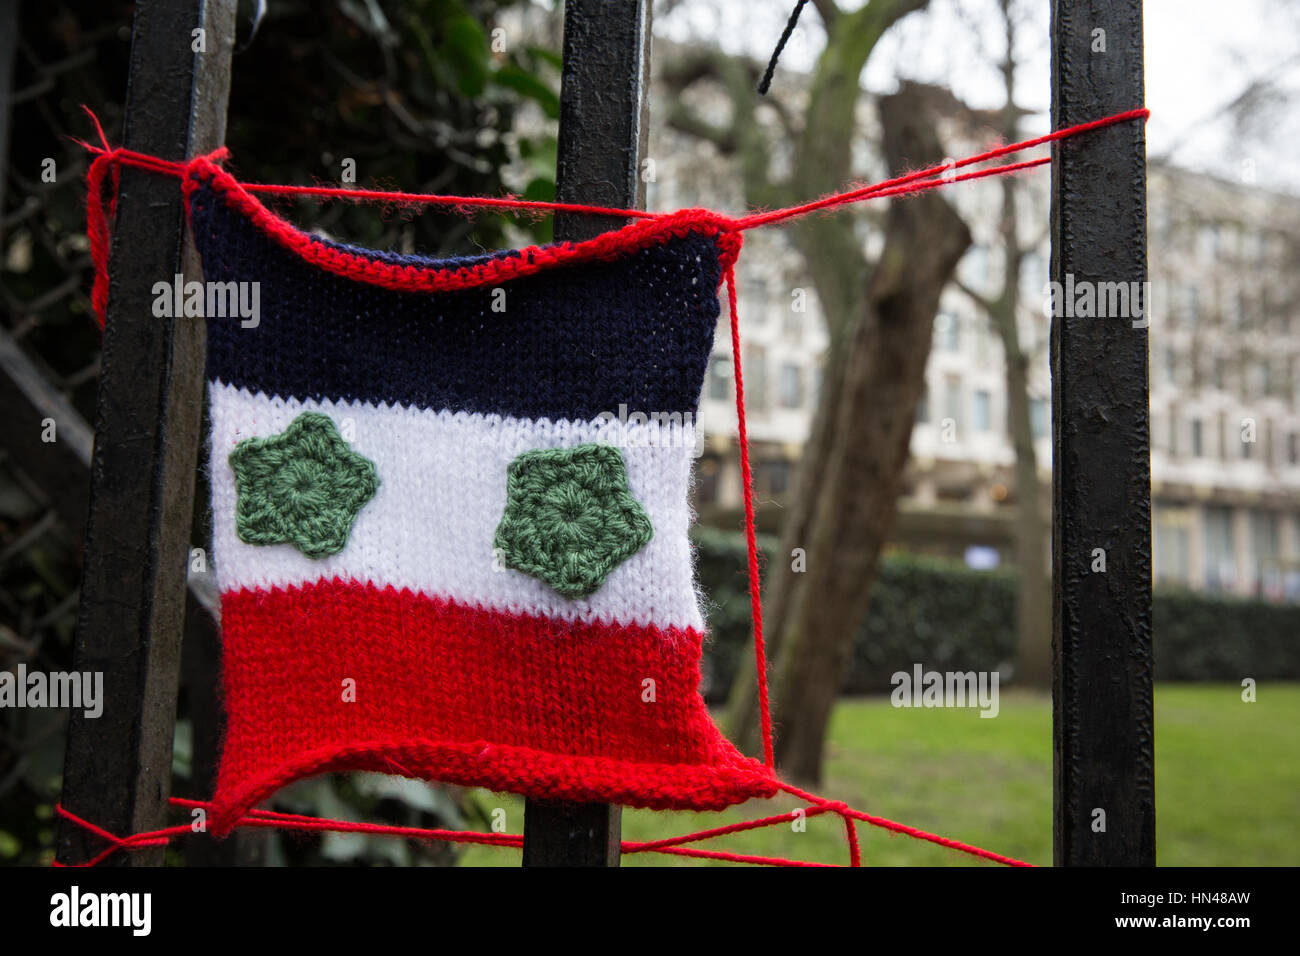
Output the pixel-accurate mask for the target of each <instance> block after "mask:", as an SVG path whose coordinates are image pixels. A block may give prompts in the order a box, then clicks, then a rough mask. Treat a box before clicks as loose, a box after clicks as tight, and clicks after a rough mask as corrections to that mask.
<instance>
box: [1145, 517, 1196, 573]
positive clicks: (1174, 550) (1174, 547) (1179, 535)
mask: <svg viewBox="0 0 1300 956" xmlns="http://www.w3.org/2000/svg"><path fill="white" fill-rule="evenodd" d="M1187 524H1188V512H1187V510H1186V509H1184V508H1157V509H1156V515H1155V521H1154V525H1155V527H1154V531H1155V534H1154V540H1153V541H1152V545H1153V550H1154V551H1155V555H1154V557H1155V565H1156V581H1158V582H1161V583H1164V582H1169V583H1172V584H1186V583H1187V579H1188V577H1189V572H1190V568H1191V565H1190V561H1189V558H1188V554H1189V547H1188V529H1187Z"/></svg>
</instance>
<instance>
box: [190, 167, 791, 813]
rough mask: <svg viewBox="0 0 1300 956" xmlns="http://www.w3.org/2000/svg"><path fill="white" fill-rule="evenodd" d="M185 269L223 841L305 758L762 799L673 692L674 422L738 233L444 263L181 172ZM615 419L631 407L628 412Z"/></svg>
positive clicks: (677, 492)
mask: <svg viewBox="0 0 1300 956" xmlns="http://www.w3.org/2000/svg"><path fill="white" fill-rule="evenodd" d="M185 191H186V196H187V200H188V204H189V214H190V225H191V229H192V231H193V234H194V239H195V243H196V245H197V247H198V249H199V253H200V256H201V258H202V263H203V270H204V278H205V280H207V281H208V282H221V283H230V282H236V283H253V282H255V283H258V288H259V293H260V296H259V301H260V315H259V316H258V319H257V321H256V322H253V323H248V322H241V320H240V319H238V318H234V319H222V318H209V319H208V322H207V329H208V350H207V355H208V370H207V373H208V389H209V398H210V406H211V434H210V467H211V484H212V510H213V558H214V565H215V570H216V574H217V580H218V585H219V588H220V590H221V594H222V608H221V620H222V631H223V636H222V642H223V652H222V653H223V660H222V680H223V700H224V702H225V706H226V710H227V722H226V723H227V729H226V736H225V740H224V744H223V750H222V758H221V765H220V769H219V773H218V782H217V792H216V794H215V796H214V800H213V805H214V811H215V819H214V821H213V828H214V830H215V831H216V832H217V833H224V832H227V831H228V830H229V828H230V827H231V826H233V825H234V823H235V822H236V821H237V820H238V818H239V817H240V815H241V814H242V813H244V812H245V811H246V810H247V809H248V808H249V807H251V806H253V805H254V804H256V803H257V802H259V801H261V800H263V799H265V798H266V797H267V796H268V795H270V794H271V793H273V792H274V791H275V790H276V789H278V788H279V787H281V786H283V785H285V784H287V783H289V782H291V781H293V780H295V779H299V778H301V777H303V776H307V775H310V774H314V773H320V772H324V771H334V770H372V771H382V772H388V773H398V774H403V775H406V776H412V777H419V778H424V779H432V780H443V781H449V782H454V783H458V784H462V785H468V786H474V785H477V786H485V787H489V788H491V789H495V790H508V791H513V792H517V793H522V794H525V795H528V796H532V797H538V798H544V799H545V798H550V799H562V800H573V801H591V802H604V803H622V804H628V805H633V806H644V807H653V808H657V809H720V808H722V807H725V806H728V805H731V804H734V803H738V802H741V801H744V800H747V799H750V798H753V797H762V796H771V795H772V794H773V793H775V792H776V779H775V777H774V775H773V773H772V771H771V770H770V769H769V768H767V767H766V766H764V765H763V764H762V763H760V762H758V761H754V760H751V759H749V758H746V757H744V756H742V755H741V754H740V753H738V752H737V751H736V750H735V748H734V747H733V746H732V745H731V744H730V743H729V742H728V741H727V740H726V739H725V738H724V737H723V736H722V735H721V734H720V733H719V732H718V730H717V728H716V727H714V726H713V724H712V722H711V721H710V719H709V716H708V713H707V711H706V710H705V707H704V703H703V700H702V699H701V697H700V694H699V689H698V685H699V681H700V669H699V659H700V649H701V643H702V641H703V638H704V621H703V617H702V615H701V611H700V606H699V600H698V598H697V594H696V589H695V582H694V578H693V570H692V554H691V547H690V542H689V538H688V530H689V526H690V519H691V515H690V509H689V506H688V503H687V494H688V490H689V486H690V470H691V463H692V460H693V450H694V447H695V443H696V436H695V429H694V415H695V412H696V408H697V404H698V401H699V396H700V391H701V387H702V385H703V378H704V371H705V366H706V363H707V361H708V357H709V353H710V351H711V349H712V343H713V333H714V328H715V326H716V324H717V320H718V316H719V302H718V289H719V284H720V282H721V279H722V276H723V273H724V271H725V270H726V268H728V267H729V266H730V265H731V264H732V263H733V262H734V261H735V257H736V255H737V254H738V252H739V237H738V234H737V233H736V232H735V231H734V230H731V229H728V228H726V227H725V225H723V224H720V223H719V222H718V220H717V219H716V217H711V214H707V213H699V212H685V213H682V214H678V215H674V216H669V217H663V218H661V219H656V220H653V221H645V222H640V223H636V224H634V225H631V226H628V227H626V228H624V229H622V230H619V231H616V232H613V233H609V234H607V235H605V236H602V237H599V238H598V239H596V240H589V241H587V242H583V243H558V244H555V245H551V246H544V247H534V248H529V249H521V250H511V251H506V252H501V253H493V254H490V255H484V256H475V257H471V258H464V259H447V260H441V261H435V260H427V259H421V258H418V257H410V256H397V255H392V254H388V253H381V252H371V251H366V250H361V249H355V248H352V247H349V246H344V245H340V244H337V243H333V242H328V241H326V240H322V239H319V238H316V237H313V236H309V235H307V234H305V233H302V232H300V231H298V230H297V229H295V228H294V227H292V226H290V225H289V224H288V223H286V222H284V221H283V220H281V219H279V218H277V217H275V216H273V215H272V214H271V213H270V212H269V211H268V210H267V209H266V208H265V207H264V206H262V205H261V203H260V202H258V200H256V199H255V198H254V197H253V196H252V195H251V194H249V193H248V192H247V191H245V190H244V189H243V188H242V187H240V186H239V184H238V183H236V182H235V181H234V180H233V179H232V178H230V177H229V176H228V175H227V174H226V173H224V172H223V171H221V170H220V169H218V168H217V167H216V166H214V165H212V164H208V163H199V164H197V165H196V166H195V167H194V168H193V170H192V171H191V173H190V175H189V178H188V179H187V180H186V183H185ZM627 410H631V411H632V414H626V412H627Z"/></svg>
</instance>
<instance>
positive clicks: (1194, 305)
mask: <svg viewBox="0 0 1300 956" xmlns="http://www.w3.org/2000/svg"><path fill="white" fill-rule="evenodd" d="M1200 314H1201V306H1200V300H1199V296H1198V295H1197V292H1196V286H1194V285H1188V286H1185V287H1184V288H1183V316H1184V317H1185V319H1186V320H1187V324H1188V325H1189V326H1191V325H1195V324H1196V322H1197V319H1199V318H1200Z"/></svg>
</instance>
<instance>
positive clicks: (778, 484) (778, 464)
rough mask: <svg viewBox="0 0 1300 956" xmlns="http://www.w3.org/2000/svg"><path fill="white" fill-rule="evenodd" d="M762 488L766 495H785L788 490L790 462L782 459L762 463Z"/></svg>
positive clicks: (771, 459)
mask: <svg viewBox="0 0 1300 956" xmlns="http://www.w3.org/2000/svg"><path fill="white" fill-rule="evenodd" d="M762 487H763V488H764V489H765V490H766V491H767V493H768V494H773V495H782V494H785V493H786V491H788V490H789V488H790V462H789V461H787V460H786V459H784V458H769V459H768V460H767V461H765V462H763V471H762Z"/></svg>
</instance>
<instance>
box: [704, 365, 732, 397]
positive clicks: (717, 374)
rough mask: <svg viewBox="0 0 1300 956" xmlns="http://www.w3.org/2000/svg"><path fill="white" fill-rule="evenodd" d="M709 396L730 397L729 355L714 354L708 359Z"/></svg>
mask: <svg viewBox="0 0 1300 956" xmlns="http://www.w3.org/2000/svg"><path fill="white" fill-rule="evenodd" d="M708 392H709V398H715V399H720V400H723V401H725V400H726V399H728V398H730V397H731V356H729V355H715V356H713V358H712V359H710V360H709V386H708Z"/></svg>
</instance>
